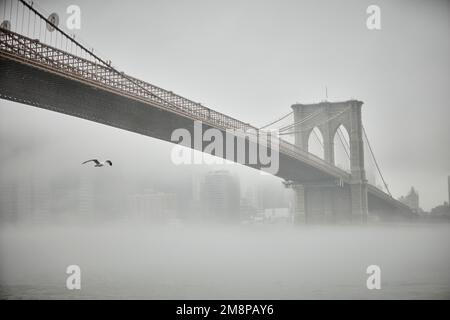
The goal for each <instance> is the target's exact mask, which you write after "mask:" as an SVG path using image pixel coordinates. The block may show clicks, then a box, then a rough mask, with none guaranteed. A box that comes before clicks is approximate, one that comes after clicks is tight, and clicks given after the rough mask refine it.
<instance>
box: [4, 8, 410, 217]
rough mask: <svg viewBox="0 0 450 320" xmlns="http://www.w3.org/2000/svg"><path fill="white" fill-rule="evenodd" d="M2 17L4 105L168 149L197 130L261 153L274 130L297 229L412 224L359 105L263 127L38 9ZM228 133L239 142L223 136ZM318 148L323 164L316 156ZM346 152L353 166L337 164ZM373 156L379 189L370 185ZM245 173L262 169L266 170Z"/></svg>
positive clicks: (299, 113)
mask: <svg viewBox="0 0 450 320" xmlns="http://www.w3.org/2000/svg"><path fill="white" fill-rule="evenodd" d="M0 15H2V23H1V25H0V98H2V99H6V100H11V101H15V102H19V103H22V104H27V105H30V106H35V107H39V108H42V109H47V110H52V111H56V112H60V113H63V114H67V115H71V116H74V117H78V118H83V119H87V120H91V121H95V122H98V123H101V124H106V125H109V126H113V127H116V128H120V129H124V130H128V131H131V132H135V133H139V134H143V135H147V136H149V137H154V138H157V139H161V140H165V141H169V142H172V141H171V135H172V133H173V131H174V130H175V129H178V128H185V129H187V130H188V131H189V132H193V131H194V122H196V121H201V123H202V127H203V128H204V129H205V130H206V129H208V128H214V129H217V130H219V131H220V132H222V133H224V137H227V138H226V139H233V141H243V143H244V144H245V145H246V146H248V148H246V150H250V145H252V144H253V145H256V146H257V147H261V143H262V142H261V141H260V140H259V139H258V137H259V136H261V135H262V133H266V132H271V133H273V132H274V131H275V132H277V133H278V135H279V137H280V139H279V145H278V146H277V149H278V151H279V170H278V172H277V173H276V174H275V175H276V176H278V177H280V178H282V179H283V180H284V183H285V185H286V187H290V188H292V189H293V190H294V192H295V195H296V201H295V221H297V222H299V223H303V222H308V223H311V222H327V223H328V222H344V223H346V222H351V223H364V222H365V221H366V220H367V218H368V216H370V215H373V216H377V217H381V218H383V219H393V218H396V217H412V216H413V214H412V211H411V209H410V208H409V207H408V206H406V205H405V204H403V203H401V202H400V201H398V200H396V199H395V198H393V197H392V195H391V194H390V191H389V188H388V185H387V183H386V181H385V179H384V177H383V175H382V173H381V170H380V167H379V165H378V162H377V161H376V158H375V155H374V153H373V149H372V147H371V145H370V143H369V140H368V138H367V134H366V132H365V129H364V127H363V124H362V120H361V112H362V104H363V103H362V102H361V101H357V100H350V101H343V102H328V101H324V102H321V103H316V104H294V105H292V106H291V108H292V111H291V112H289V113H288V114H286V115H284V116H282V117H280V118H278V119H276V120H274V121H271V122H270V123H268V124H266V125H264V126H261V127H259V128H258V127H256V126H252V125H250V124H249V123H247V122H243V121H241V120H238V119H235V118H233V117H230V116H227V115H225V114H223V113H221V112H218V111H216V110H214V109H212V108H209V107H206V106H203V105H202V104H200V103H197V102H194V101H192V100H189V99H187V98H184V97H182V96H180V95H177V94H176V93H173V92H172V91H169V90H165V89H163V88H160V87H158V86H155V85H153V84H150V83H148V82H145V81H143V80H140V79H137V78H134V77H132V76H130V75H128V74H126V73H125V72H122V71H119V70H118V69H117V68H116V67H115V66H114V65H113V64H112V63H111V61H109V60H105V59H104V58H102V57H100V56H99V55H97V54H96V53H94V50H93V49H91V48H89V47H88V46H86V45H84V44H82V43H81V41H79V40H78V39H76V38H75V36H74V35H72V34H70V32H68V31H66V30H64V29H63V28H62V27H60V26H58V25H57V23H56V21H54V20H52V19H51V16H50V15H49V14H47V13H46V12H45V11H44V10H43V9H41V8H39V7H38V6H37V4H35V3H33V2H31V1H25V0H4V1H1V7H0ZM230 130H232V132H234V134H233V135H231V137H230V136H227V135H226V134H225V132H230ZM313 139H315V140H316V141H315V142H316V144H318V145H319V149H320V150H321V151H322V153H323V154H322V155H320V154H319V155H317V154H313V153H311V152H310V147H311V145H312V144H313V143H314V142H313V141H314V140H313ZM226 144H227V142H226V141H225V142H224V145H226ZM205 147H206V144H203V145H202V146H201V147H200V149H201V150H200V151H204V148H205ZM266 147H269V149H271V150H272V151H273V150H274V146H272V145H269V144H267V145H266ZM191 148H195V146H194V145H192V146H191ZM338 149H340V150H341V151H342V154H343V155H344V158H345V157H346V158H347V162H348V165H347V166H346V167H345V166H341V165H339V164H338V163H337V161H336V160H337V159H336V158H337V157H336V151H337V150H338ZM366 154H368V155H369V158H368V159H369V162H367V164H368V163H370V162H371V163H372V164H373V168H374V171H375V172H376V173H377V175H378V177H379V181H378V182H377V180H376V178H372V179H370V178H369V181H368V179H367V177H366V163H365V155H366ZM248 156H249V155H248V154H247V155H246V157H248ZM227 159H228V158H227ZM228 160H232V161H237V160H236V159H235V158H233V159H228ZM246 164H247V163H246ZM247 165H248V166H250V167H253V168H256V169H262V168H263V164H262V163H260V162H258V163H256V164H247ZM371 172H372V171H371Z"/></svg>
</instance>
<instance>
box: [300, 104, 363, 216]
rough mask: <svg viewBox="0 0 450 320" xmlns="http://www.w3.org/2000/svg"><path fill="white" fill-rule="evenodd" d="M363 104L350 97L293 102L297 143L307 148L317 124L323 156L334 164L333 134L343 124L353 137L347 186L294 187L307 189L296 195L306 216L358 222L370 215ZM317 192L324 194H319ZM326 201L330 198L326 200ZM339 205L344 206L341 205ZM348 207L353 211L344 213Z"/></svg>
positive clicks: (308, 183) (317, 185) (348, 209)
mask: <svg viewBox="0 0 450 320" xmlns="http://www.w3.org/2000/svg"><path fill="white" fill-rule="evenodd" d="M362 105H363V102H362V101H358V100H349V101H343V102H328V101H324V102H320V103H315V104H294V105H292V106H291V108H292V110H293V114H294V137H295V145H296V146H298V147H300V148H302V149H304V150H305V151H307V150H308V138H309V133H310V131H311V130H312V128H314V127H317V128H318V129H319V130H320V132H321V134H322V137H323V148H324V160H325V161H326V162H328V163H330V164H332V165H334V164H335V159H334V155H335V153H334V151H335V150H334V148H335V146H334V137H335V133H336V131H337V130H338V128H339V127H340V126H341V125H342V126H343V127H344V128H345V129H346V130H347V132H348V134H349V140H350V141H349V144H350V184H349V185H348V186H334V187H330V186H323V187H320V184H317V183H314V182H313V183H312V184H314V186H312V185H311V183H310V182H307V183H302V182H298V184H299V185H302V187H300V188H295V189H294V190H295V192H296V193H298V192H303V193H304V194H303V195H298V194H297V199H300V200H297V201H296V203H297V207H298V211H300V212H304V213H305V216H306V220H314V219H313V215H314V214H315V215H317V216H319V219H317V220H319V221H323V220H329V219H332V220H336V219H338V220H349V221H352V222H356V223H358V222H365V221H366V219H367V214H368V206H367V180H366V173H365V170H364V145H363V129H362V119H361V109H362ZM339 189H340V190H339ZM297 190H300V191H297ZM318 193H320V194H321V195H322V196H319V195H318ZM317 199H319V200H317ZM327 199H328V200H327ZM343 200H345V201H343ZM327 201H328V202H330V201H331V202H330V203H327ZM308 202H309V203H308ZM314 202H315V203H320V206H321V208H317V206H315V205H314ZM344 202H345V203H344ZM339 203H344V204H343V206H344V207H346V208H343V207H342V205H339ZM339 206H341V208H338V207H339ZM302 207H303V208H302ZM339 211H340V213H339V214H338V212H339ZM345 211H350V212H349V213H345ZM338 215H341V216H345V218H344V219H340V218H338V217H337V216H338Z"/></svg>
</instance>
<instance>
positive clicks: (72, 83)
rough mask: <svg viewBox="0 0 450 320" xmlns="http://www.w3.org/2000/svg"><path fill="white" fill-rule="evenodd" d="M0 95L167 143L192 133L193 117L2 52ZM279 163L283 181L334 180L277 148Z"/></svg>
mask: <svg viewBox="0 0 450 320" xmlns="http://www.w3.org/2000/svg"><path fill="white" fill-rule="evenodd" d="M0 98H2V99H7V100H11V101H15V102H19V103H23V104H27V105H31V106H35V107H39V108H42V109H47V110H51V111H56V112H59V113H63V114H67V115H71V116H74V117H78V118H82V119H86V120H90V121H95V122H97V123H101V124H105V125H109V126H112V127H116V128H120V129H123V130H127V131H131V132H135V133H138V134H143V135H146V136H149V137H153V138H157V139H161V140H165V141H169V142H172V141H171V135H172V133H173V131H174V130H175V129H178V128H184V129H187V130H188V131H189V132H190V133H191V135H192V136H193V135H194V119H191V118H189V117H187V116H184V115H181V114H177V113H174V112H171V111H168V110H164V109H161V108H158V107H157V106H153V105H151V104H150V103H148V102H144V101H141V100H138V99H134V98H132V97H129V96H126V95H123V94H120V93H118V92H114V91H113V90H111V91H110V90H106V89H105V88H101V87H97V86H94V85H91V84H87V83H83V82H81V81H77V80H74V79H71V78H70V77H65V76H62V75H59V74H56V73H53V72H51V71H48V70H44V69H41V68H38V67H35V66H30V65H28V64H25V63H21V62H18V61H15V60H12V59H10V58H9V57H5V56H2V55H0ZM202 127H203V131H205V130H207V129H209V128H211V127H210V126H208V125H206V124H203V125H202ZM220 131H221V132H222V133H223V137H224V143H223V145H224V150H223V151H224V152H223V154H224V155H225V154H226V153H225V145H226V138H227V136H226V135H225V132H224V131H223V130H220ZM234 139H235V143H234V145H235V151H236V148H237V147H236V146H237V140H238V139H241V138H240V137H234ZM192 144H193V143H192ZM207 144H209V142H204V143H203V148H204V147H205V146H206V145H207ZM192 147H194V146H193V145H192ZM258 147H259V146H258ZM249 148H250V147H249V142H248V141H246V150H247V155H246V157H247V159H248V150H249ZM236 153H237V152H235V155H236ZM234 160H236V157H235V159H234ZM248 166H250V167H253V168H256V169H260V168H261V167H262V166H261V165H260V164H259V163H257V164H251V165H248ZM279 168H280V169H279V172H278V173H277V174H276V175H277V176H278V177H281V178H283V179H286V180H296V181H305V182H308V181H329V180H331V179H336V177H333V176H331V175H330V174H328V173H325V172H323V171H321V170H319V169H317V168H315V167H313V166H310V165H308V164H307V163H302V162H300V161H298V160H297V159H294V158H292V157H290V156H288V155H286V154H283V153H280V165H279Z"/></svg>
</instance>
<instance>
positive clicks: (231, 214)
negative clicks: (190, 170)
mask: <svg viewBox="0 0 450 320" xmlns="http://www.w3.org/2000/svg"><path fill="white" fill-rule="evenodd" d="M202 195H203V201H202V202H203V207H204V210H205V217H206V218H211V219H213V220H217V221H237V220H239V218H240V210H239V208H240V197H241V195H240V186H239V181H238V180H237V179H236V178H235V177H233V176H232V175H231V174H230V172H228V171H226V170H218V171H212V172H209V173H208V174H207V175H206V176H205V179H204V182H203V188H202Z"/></svg>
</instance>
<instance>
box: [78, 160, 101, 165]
mask: <svg viewBox="0 0 450 320" xmlns="http://www.w3.org/2000/svg"><path fill="white" fill-rule="evenodd" d="M91 161H92V162H95V164H100V162H99V161H98V160H97V159H91V160H86V161H85V162H83V163H82V164H85V163H88V162H91Z"/></svg>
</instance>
